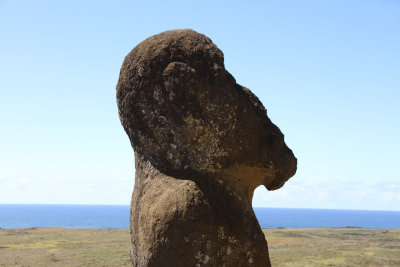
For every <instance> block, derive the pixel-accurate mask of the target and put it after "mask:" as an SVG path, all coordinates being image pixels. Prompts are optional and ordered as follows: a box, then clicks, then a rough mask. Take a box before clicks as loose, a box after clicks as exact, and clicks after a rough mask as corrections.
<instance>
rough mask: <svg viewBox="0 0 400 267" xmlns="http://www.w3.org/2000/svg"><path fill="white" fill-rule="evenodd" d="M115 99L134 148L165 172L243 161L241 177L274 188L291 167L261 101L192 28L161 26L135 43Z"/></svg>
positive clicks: (233, 166) (209, 169)
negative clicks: (158, 31) (164, 28)
mask: <svg viewBox="0 0 400 267" xmlns="http://www.w3.org/2000/svg"><path fill="white" fill-rule="evenodd" d="M117 102H118V107H119V113H120V118H121V122H122V124H123V126H124V128H125V130H126V132H127V134H128V136H129V138H130V140H131V143H132V146H133V148H134V149H135V151H136V153H138V154H140V155H141V156H142V157H143V158H144V159H146V160H149V161H150V162H151V163H152V164H153V165H154V166H155V167H157V168H159V169H160V170H162V171H164V172H166V173H168V172H176V171H192V172H197V173H206V174H213V173H221V172H225V173H227V174H229V175H231V173H234V174H235V173H236V174H238V172H237V169H240V168H241V169H242V170H243V169H244V168H243V167H245V169H248V171H247V174H243V175H247V176H248V178H246V181H248V182H249V183H258V184H264V185H265V186H266V187H267V188H268V189H276V188H279V187H280V186H282V185H283V183H284V182H285V181H286V180H287V179H288V178H289V177H291V176H292V175H293V174H294V172H295V171H296V158H295V157H294V155H293V153H292V151H291V150H290V149H289V148H288V147H287V146H286V145H285V143H284V140H283V135H282V133H281V132H280V130H279V128H278V127H276V126H275V125H274V124H273V123H272V122H271V121H270V120H269V118H268V117H267V114H266V110H265V108H264V107H263V105H262V104H261V102H260V101H259V100H258V98H257V97H256V96H255V95H254V94H253V93H251V91H250V90H249V89H247V88H245V87H242V86H240V85H238V84H237V83H236V81H235V79H234V78H233V77H232V75H230V74H229V73H228V72H227V71H226V70H225V67H224V59H223V54H222V52H221V51H220V50H219V49H218V48H217V47H216V46H215V45H214V44H213V43H212V42H211V40H210V39H208V38H207V37H205V36H204V35H201V34H199V33H196V32H194V31H191V30H181V31H170V32H164V33H161V34H158V35H155V36H153V37H150V38H149V39H147V40H145V41H143V42H142V43H140V44H139V45H138V46H137V47H135V48H134V49H133V50H132V52H131V53H130V54H129V55H128V56H127V57H126V58H125V61H124V63H123V66H122V68H121V73H120V79H119V82H118V85H117ZM249 173H251V175H249Z"/></svg>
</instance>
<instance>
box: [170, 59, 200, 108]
mask: <svg viewBox="0 0 400 267" xmlns="http://www.w3.org/2000/svg"><path fill="white" fill-rule="evenodd" d="M195 75H196V70H195V69H193V68H192V67H190V66H189V65H187V64H186V63H183V62H171V63H169V64H168V66H167V67H166V68H165V69H164V72H163V77H164V86H165V90H166V97H167V98H168V99H166V100H167V101H168V100H169V101H171V102H172V103H184V102H185V98H186V95H187V94H188V93H189V90H190V89H191V88H193V86H194V83H195V79H194V78H195Z"/></svg>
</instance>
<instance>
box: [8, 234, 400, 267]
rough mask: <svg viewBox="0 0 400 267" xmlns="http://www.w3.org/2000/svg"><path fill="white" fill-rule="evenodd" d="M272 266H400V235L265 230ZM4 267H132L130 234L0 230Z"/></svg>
mask: <svg viewBox="0 0 400 267" xmlns="http://www.w3.org/2000/svg"><path fill="white" fill-rule="evenodd" d="M263 231H264V234H265V235H266V237H267V240H268V246H269V250H270V258H271V263H272V265H273V266H400V229H396V230H370V229H356V228H338V229H328V228H318V229H264V230H263ZM0 266H130V262H129V231H128V230H127V229H94V230H91V229H57V228H30V229H12V230H9V229H0Z"/></svg>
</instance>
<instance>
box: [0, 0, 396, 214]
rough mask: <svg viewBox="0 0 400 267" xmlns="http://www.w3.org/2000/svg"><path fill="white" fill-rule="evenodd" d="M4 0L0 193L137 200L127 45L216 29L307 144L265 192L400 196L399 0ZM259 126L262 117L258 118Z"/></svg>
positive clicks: (238, 65)
mask: <svg viewBox="0 0 400 267" xmlns="http://www.w3.org/2000/svg"><path fill="white" fill-rule="evenodd" d="M116 3H117V2H112V1H0V137H1V138H0V203H81V204H129V201H130V196H131V192H132V189H133V185H134V160H133V151H132V149H131V147H130V144H129V141H128V138H127V136H126V134H125V133H124V132H123V129H122V127H121V126H120V122H119V119H118V113H117V106H116V101H115V86H116V83H117V80H118V75H119V69H120V67H121V64H122V61H123V59H124V57H125V55H126V54H127V53H129V51H130V50H131V49H132V48H133V47H134V46H135V45H136V44H138V43H139V42H140V41H142V40H144V39H145V38H147V37H149V36H151V35H153V34H157V33H159V32H162V31H164V30H169V29H176V28H192V29H194V30H196V31H198V32H201V33H204V34H206V35H207V36H209V37H210V38H211V39H212V40H213V41H214V43H216V44H217V45H218V46H219V47H220V48H221V50H222V51H223V52H224V54H225V65H226V68H227V70H228V71H230V72H231V73H232V74H233V75H234V76H235V78H236V80H237V82H238V83H240V84H242V85H244V86H246V87H248V88H250V89H251V90H252V91H253V92H254V93H255V94H256V95H257V96H258V97H259V98H260V100H261V101H262V102H263V103H264V105H265V106H266V108H267V110H268V116H269V117H270V118H271V119H272V121H273V122H274V123H275V124H277V125H278V126H279V127H280V129H281V130H282V132H283V133H284V134H285V140H286V143H287V144H288V146H289V147H291V148H292V150H293V151H294V153H295V155H296V157H297V158H298V172H297V174H296V176H294V177H293V178H292V179H291V180H289V182H288V183H287V184H286V185H285V187H283V188H282V189H280V190H277V191H274V192H268V191H266V190H265V189H262V188H261V187H260V188H258V189H257V190H256V192H255V195H254V201H253V205H254V206H264V207H290V208H338V209H342V208H344V209H378V210H400V174H399V171H398V166H399V159H400V157H399V152H400V138H399V137H400V118H399V117H400V2H399V1H397V0H381V1H379V0H375V1H372V0H371V1H368V0H367V1H365V0H363V1H361V0H360V1H356V0H355V1H253V2H250V1H248V2H247V3H244V2H243V1H197V2H194V1H186V2H183V1H158V2H157V1H118V4H116ZM249 130H251V129H249Z"/></svg>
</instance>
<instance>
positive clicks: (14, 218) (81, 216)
mask: <svg viewBox="0 0 400 267" xmlns="http://www.w3.org/2000/svg"><path fill="white" fill-rule="evenodd" d="M254 211H255V213H256V216H257V218H258V221H259V223H260V225H261V227H262V228H315V227H362V228H372V229H400V211H368V210H330V209H287V208H258V207H255V208H254ZM30 227H60V228H128V227H129V206H126V205H125V206H122V205H121V206H118V205H23V204H0V228H3V229H12V228H30Z"/></svg>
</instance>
